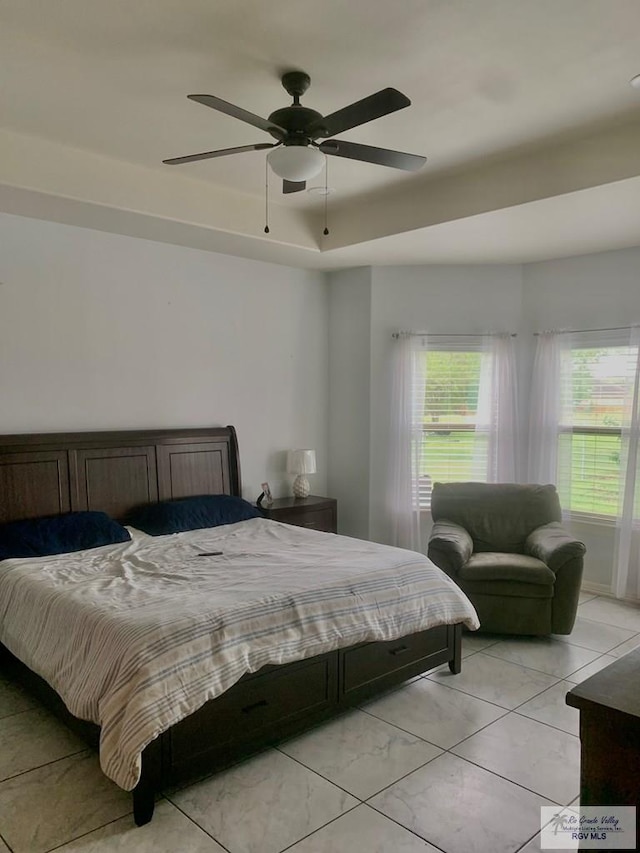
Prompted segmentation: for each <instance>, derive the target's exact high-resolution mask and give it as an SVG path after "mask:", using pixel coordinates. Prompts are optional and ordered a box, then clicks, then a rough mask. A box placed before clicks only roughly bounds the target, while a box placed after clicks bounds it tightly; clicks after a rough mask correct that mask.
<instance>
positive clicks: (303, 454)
mask: <svg viewBox="0 0 640 853" xmlns="http://www.w3.org/2000/svg"><path fill="white" fill-rule="evenodd" d="M287 471H288V472H289V474H315V473H316V452H315V450H290V451H289V452H288V453H287Z"/></svg>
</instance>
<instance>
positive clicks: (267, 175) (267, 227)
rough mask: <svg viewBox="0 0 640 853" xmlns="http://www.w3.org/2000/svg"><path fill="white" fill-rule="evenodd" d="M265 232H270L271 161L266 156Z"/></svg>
mask: <svg viewBox="0 0 640 853" xmlns="http://www.w3.org/2000/svg"><path fill="white" fill-rule="evenodd" d="M264 223H265V224H264V233H265V234H268V233H269V163H268V162H267V158H266V157H265V158H264Z"/></svg>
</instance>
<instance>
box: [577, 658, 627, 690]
mask: <svg viewBox="0 0 640 853" xmlns="http://www.w3.org/2000/svg"><path fill="white" fill-rule="evenodd" d="M617 660H618V658H615V657H613V655H601V656H600V657H599V658H596V659H595V660H594V661H593V662H592V663H590V664H587V666H583V667H581V668H580V669H578V670H576V671H575V672H572V673H571V675H568V676H567V681H571V682H573V684H580V682H581V681H584V680H585V678H590V677H591V676H592V675H595V674H596V672H600V670H601V669H604V668H605V666H609V664H610V663H614V662H615V661H617Z"/></svg>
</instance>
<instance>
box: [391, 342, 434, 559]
mask: <svg viewBox="0 0 640 853" xmlns="http://www.w3.org/2000/svg"><path fill="white" fill-rule="evenodd" d="M425 348H426V339H425V338H424V337H420V338H416V337H414V336H411V335H409V334H402V333H401V334H399V335H398V337H397V338H396V339H395V340H394V353H393V373H392V386H391V448H390V453H389V463H390V466H389V477H388V480H389V486H390V488H389V490H388V500H389V511H390V515H391V519H392V525H391V542H392V544H393V545H397V546H398V547H400V548H409V549H411V550H412V551H422V542H421V535H420V505H419V495H418V487H419V479H418V478H419V471H420V458H421V455H422V437H423V433H422V420H423V414H424V373H423V371H424V359H422V358H418V357H417V353H418V352H419V351H420V350H423V349H425Z"/></svg>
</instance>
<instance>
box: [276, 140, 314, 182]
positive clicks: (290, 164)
mask: <svg viewBox="0 0 640 853" xmlns="http://www.w3.org/2000/svg"><path fill="white" fill-rule="evenodd" d="M267 161H268V163H269V165H270V166H271V168H272V169H273V171H274V172H275V173H276V175H278V177H280V178H284V180H286V181H295V182H298V181H308V180H310V179H311V178H315V176H316V175H318V174H320V172H321V171H322V167H323V166H324V154H323V153H322V152H321V151H318V149H317V148H314V147H313V146H311V145H279V146H278V147H277V148H274V149H273V150H272V151H269V153H268V154H267Z"/></svg>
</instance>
